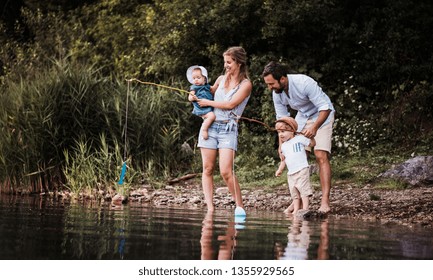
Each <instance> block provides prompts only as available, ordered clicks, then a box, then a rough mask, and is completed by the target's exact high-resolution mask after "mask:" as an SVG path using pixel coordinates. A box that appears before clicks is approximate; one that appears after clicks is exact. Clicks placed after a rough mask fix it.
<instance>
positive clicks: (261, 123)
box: [126, 78, 275, 132]
mask: <svg viewBox="0 0 433 280" xmlns="http://www.w3.org/2000/svg"><path fill="white" fill-rule="evenodd" d="M126 81H128V83H129V82H138V83H140V84H143V85H150V86H155V87H161V88H165V89H170V90H175V91H179V92H182V93H187V94H189V91H187V90H184V89H180V88H176V87H171V86H166V85H161V84H157V83H152V82H144V81H140V80H139V79H136V78H131V79H127V80H126ZM236 117H237V119H241V120H246V121H249V122H255V123H258V124H260V125H262V126H264V127H265V128H266V129H267V130H268V131H271V132H274V131H275V129H274V128H272V127H270V126H269V125H268V124H266V123H264V122H262V121H259V120H256V119H251V118H247V117H238V116H236Z"/></svg>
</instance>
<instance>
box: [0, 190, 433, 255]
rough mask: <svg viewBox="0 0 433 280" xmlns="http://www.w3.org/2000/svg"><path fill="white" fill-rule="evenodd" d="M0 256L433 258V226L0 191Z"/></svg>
mask: <svg viewBox="0 0 433 280" xmlns="http://www.w3.org/2000/svg"><path fill="white" fill-rule="evenodd" d="M0 248H1V249H0V259H36V260H39V259H140V260H149V259H152V260H159V259H161V260H166V259H174V260H178V259H191V260H195V259H203V260H207V259H214V260H218V259H226V260H230V259H234V260H248V259H255V260H262V259H263V260H270V259H325V260H326V259H332V260H335V259H349V260H352V259H361V260H369V259H433V238H432V231H431V230H428V229H415V228H407V227H401V226H398V225H392V224H387V225H383V224H380V223H373V222H368V223H367V222H362V221H359V220H350V219H347V220H345V219H342V218H339V219H336V218H335V217H333V216H332V215H331V216H329V217H328V218H327V219H323V220H318V219H313V220H309V221H308V220H300V219H293V217H287V216H285V215H283V214H282V213H277V212H270V211H250V212H249V213H248V217H247V218H246V220H238V219H235V217H233V211H229V210H227V211H226V210H218V211H215V213H214V214H213V215H207V214H206V213H205V212H204V211H203V210H202V209H184V208H177V209H173V208H170V209H168V208H151V207H145V206H143V205H140V204H128V205H125V206H121V207H114V208H113V207H111V206H110V205H109V204H108V205H106V204H105V205H104V204H98V203H94V204H92V203H89V204H85V203H82V204H65V203H64V202H62V201H56V200H55V199H43V198H42V199H41V198H40V197H16V196H4V195H0Z"/></svg>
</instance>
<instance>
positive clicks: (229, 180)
mask: <svg viewBox="0 0 433 280" xmlns="http://www.w3.org/2000/svg"><path fill="white" fill-rule="evenodd" d="M235 153H236V152H235V151H234V150H232V149H220V150H219V165H220V173H221V177H222V178H223V179H224V182H225V183H226V185H227V187H228V189H229V191H230V193H231V195H232V197H233V200H234V201H235V202H236V206H238V207H242V208H244V204H243V202H242V194H241V188H240V186H239V182H238V180H237V178H236V176H235V174H234V171H233V161H234V157H235Z"/></svg>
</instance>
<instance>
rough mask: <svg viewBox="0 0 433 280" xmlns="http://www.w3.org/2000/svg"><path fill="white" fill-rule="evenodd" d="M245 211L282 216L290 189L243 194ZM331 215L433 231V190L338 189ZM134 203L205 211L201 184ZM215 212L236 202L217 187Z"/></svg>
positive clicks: (146, 195)
mask: <svg viewBox="0 0 433 280" xmlns="http://www.w3.org/2000/svg"><path fill="white" fill-rule="evenodd" d="M320 197H321V191H315V192H314V194H313V197H312V198H311V200H310V210H312V211H317V209H319V207H320ZM242 198H243V202H244V206H245V210H246V211H247V212H248V210H249V209H250V210H251V209H256V210H266V211H276V212H283V211H284V209H286V208H287V206H288V205H289V204H290V195H289V191H288V189H287V187H284V186H280V187H276V188H273V189H272V190H269V188H267V189H266V188H257V189H254V190H248V189H244V190H242ZM330 198H331V212H330V213H329V214H328V215H333V216H336V217H350V218H355V219H362V220H374V221H381V222H384V223H398V224H402V225H406V226H409V227H415V226H421V227H423V228H433V187H413V188H408V189H402V190H389V189H387V190H385V189H375V188H374V187H373V186H370V185H367V186H365V187H364V188H352V187H350V186H347V185H344V186H342V185H336V186H334V187H332V188H331V197H330ZM128 200H129V201H131V202H134V203H135V202H138V203H146V204H149V205H152V206H158V207H164V206H166V207H170V206H172V207H193V208H200V207H201V208H203V209H205V208H206V205H205V204H204V202H203V201H204V200H203V195H202V190H201V186H200V185H199V184H188V183H185V184H179V185H174V186H171V185H169V186H166V187H165V188H163V189H158V190H151V189H150V188H149V187H148V186H144V187H141V188H139V189H137V190H135V191H132V192H131V193H130V196H129V198H128ZM213 201H214V205H215V208H216V209H231V208H233V209H234V202H233V201H232V199H231V196H230V194H229V193H228V189H227V187H219V186H215V188H214V199H213Z"/></svg>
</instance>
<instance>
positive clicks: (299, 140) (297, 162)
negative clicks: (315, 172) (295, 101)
mask: <svg viewBox="0 0 433 280" xmlns="http://www.w3.org/2000/svg"><path fill="white" fill-rule="evenodd" d="M275 129H276V130H277V132H278V137H279V138H280V143H281V146H280V147H279V149H280V152H281V153H282V154H283V156H284V160H281V163H280V166H279V167H278V170H277V171H276V172H275V176H280V175H281V174H282V173H283V171H284V167H285V166H286V165H287V169H288V173H287V179H288V183H289V190H290V196H291V197H292V199H293V207H294V208H293V214H296V212H297V211H298V210H299V209H303V210H308V207H309V197H310V196H311V195H312V194H313V190H312V188H311V183H310V169H309V166H308V160H307V152H306V151H305V147H306V146H309V147H313V146H314V145H316V141H315V140H314V139H309V138H307V137H305V136H304V135H295V133H296V131H297V130H298V123H297V122H296V120H295V119H294V118H292V117H282V118H280V119H278V120H277V122H276V124H275ZM289 212H290V207H288V208H287V209H286V210H284V213H286V214H288V213H289Z"/></svg>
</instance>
